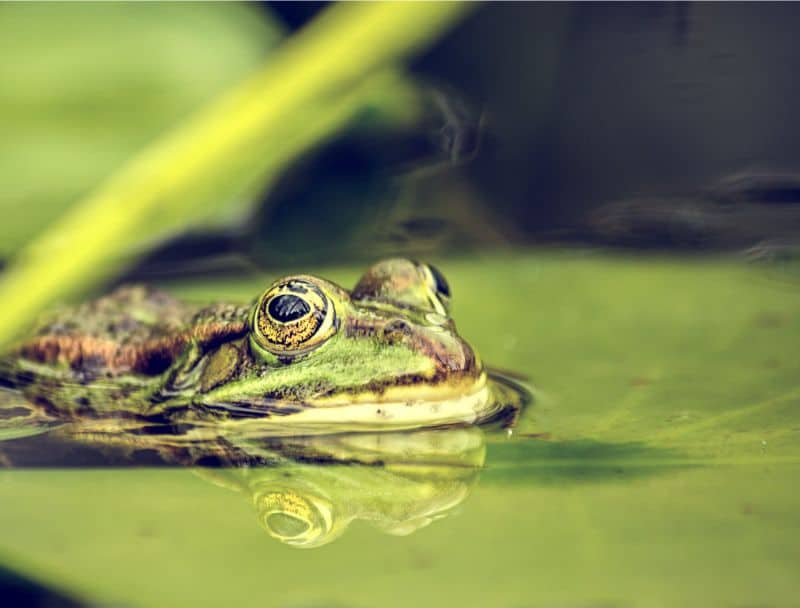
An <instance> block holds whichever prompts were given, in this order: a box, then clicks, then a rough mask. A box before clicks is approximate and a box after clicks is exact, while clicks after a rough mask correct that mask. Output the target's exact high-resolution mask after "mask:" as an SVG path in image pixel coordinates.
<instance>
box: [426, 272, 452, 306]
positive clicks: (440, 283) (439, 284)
mask: <svg viewBox="0 0 800 608" xmlns="http://www.w3.org/2000/svg"><path fill="white" fill-rule="evenodd" d="M428 268H430V270H431V275H433V280H434V281H436V291H438V292H439V293H440V294H442V295H444V296H447V297H448V298H449V297H450V286H449V285H448V284H447V281H446V280H445V278H444V275H443V274H442V273H441V272H439V269H438V268H436V266H431V265H430V264H428Z"/></svg>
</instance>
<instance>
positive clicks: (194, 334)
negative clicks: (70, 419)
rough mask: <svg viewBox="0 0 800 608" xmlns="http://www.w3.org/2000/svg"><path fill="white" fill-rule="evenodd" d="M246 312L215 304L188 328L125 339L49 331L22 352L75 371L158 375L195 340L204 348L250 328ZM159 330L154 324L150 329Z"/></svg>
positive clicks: (21, 352)
mask: <svg viewBox="0 0 800 608" xmlns="http://www.w3.org/2000/svg"><path fill="white" fill-rule="evenodd" d="M247 311H248V308H247V307H242V306H231V305H224V304H220V305H215V306H211V307H208V308H204V309H202V310H200V311H199V312H198V313H196V314H195V315H194V317H193V318H192V320H191V322H190V324H189V328H185V329H181V330H179V331H175V332H172V333H171V334H170V335H164V336H152V335H151V336H147V335H137V336H132V337H130V338H129V339H127V340H124V341H123V340H120V339H114V338H113V337H112V338H108V337H104V336H96V335H90V334H79V333H71V332H70V333H45V334H43V335H39V336H36V337H34V338H32V339H31V340H29V341H27V342H25V343H24V344H22V345H21V346H20V347H19V348H18V350H17V352H18V354H20V355H21V356H23V357H25V358H27V359H30V360H32V361H36V362H38V363H46V364H62V365H68V366H69V367H71V368H72V369H73V370H76V371H90V370H91V371H98V370H103V371H105V372H107V373H109V374H111V375H112V376H116V375H120V374H125V373H130V372H134V373H139V374H144V375H158V374H161V373H163V372H164V371H166V370H167V369H168V368H169V367H170V366H171V365H172V364H173V363H174V362H175V360H176V359H177V357H178V356H179V355H180V354H181V353H182V352H183V351H184V349H185V348H186V347H187V346H188V345H189V343H191V342H192V341H196V342H197V344H198V345H199V346H200V347H201V348H202V349H203V350H205V349H208V348H211V347H214V346H216V345H218V344H221V343H224V342H227V341H230V340H235V339H237V338H241V337H243V336H244V335H245V334H246V333H247V329H248V325H247ZM159 331H161V329H160V328H154V330H153V331H152V332H151V334H155V333H158V332H159Z"/></svg>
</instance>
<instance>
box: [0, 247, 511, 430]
mask: <svg viewBox="0 0 800 608" xmlns="http://www.w3.org/2000/svg"><path fill="white" fill-rule="evenodd" d="M449 296H450V294H449V288H448V287H447V284H446V282H445V281H444V278H443V277H442V276H441V274H439V273H438V271H436V270H435V269H434V268H432V267H430V266H427V265H424V264H419V263H416V262H411V261H409V260H403V259H394V260H385V261H382V262H379V263H377V264H375V265H374V266H372V267H371V268H370V269H368V271H367V272H366V273H365V275H364V276H363V277H362V278H361V280H360V281H359V283H358V284H357V285H356V287H355V289H354V290H353V291H352V292H350V293H349V292H347V291H345V290H344V289H342V288H340V287H338V286H336V285H334V284H333V283H330V282H328V281H325V280H323V279H320V278H317V277H312V276H309V275H298V276H294V277H285V278H283V279H280V280H278V281H276V282H275V283H274V284H273V285H272V286H271V287H270V288H269V289H267V291H266V292H264V294H263V295H262V296H260V298H259V299H258V300H257V301H256V302H255V303H254V304H250V305H246V306H237V305H232V304H214V305H211V306H206V307H198V306H191V305H189V304H186V303H182V302H180V301H178V300H176V299H174V298H172V297H171V296H169V295H167V294H165V293H163V292H160V291H156V290H152V289H148V288H146V287H141V286H132V287H121V288H119V289H117V290H116V291H114V292H113V293H112V294H110V295H108V296H105V297H102V298H100V299H98V300H95V301H92V302H88V303H85V304H83V305H81V306H78V307H76V308H73V309H69V310H64V311H62V312H59V313H57V314H56V315H55V316H53V317H51V318H50V319H49V320H48V321H46V322H45V323H44V324H42V325H41V326H40V327H39V328H38V329H37V330H36V331H35V334H34V335H33V336H32V337H31V338H29V339H28V340H26V341H25V342H24V343H22V344H20V345H19V346H18V348H17V349H16V350H15V352H14V353H13V354H12V355H11V356H9V357H7V358H6V359H5V360H4V361H3V362H2V373H3V376H4V377H6V379H7V383H8V384H11V385H12V386H13V387H14V388H16V389H17V390H19V391H21V392H22V393H23V395H24V396H25V397H26V398H27V400H28V401H29V402H31V403H33V404H35V406H36V407H37V408H39V409H40V410H41V411H42V412H44V413H46V414H47V415H49V416H53V417H57V418H61V419H67V420H77V419H83V418H95V419H97V418H100V419H102V418H104V417H113V418H115V419H124V418H130V419H136V420H148V421H153V422H168V423H182V422H191V423H198V421H201V422H205V421H210V422H212V423H214V424H236V423H240V422H242V421H249V422H251V423H252V421H254V420H256V421H258V425H259V430H260V431H264V430H267V431H269V430H282V429H286V430H292V431H295V432H296V431H308V432H319V431H321V430H322V431H330V430H331V429H332V428H334V429H335V428H336V427H337V426H339V425H341V426H342V428H345V427H346V428H348V429H361V428H365V429H366V428H369V429H381V428H387V429H403V428H418V427H424V426H437V425H442V424H452V423H459V422H462V423H463V422H467V423H471V422H476V421H480V420H483V419H486V418H488V417H491V416H492V415H494V414H495V413H496V411H497V409H498V407H499V406H498V404H497V403H496V400H495V399H492V397H491V391H490V390H489V386H488V385H487V382H486V374H485V372H484V370H483V368H482V365H481V363H480V360H479V359H478V358H477V356H476V355H475V353H474V351H473V350H472V348H471V347H470V346H469V345H468V344H467V343H466V342H465V341H464V340H463V339H461V338H460V337H459V335H458V334H457V332H456V329H455V326H454V324H453V321H452V320H451V319H450V317H449V315H448V302H449Z"/></svg>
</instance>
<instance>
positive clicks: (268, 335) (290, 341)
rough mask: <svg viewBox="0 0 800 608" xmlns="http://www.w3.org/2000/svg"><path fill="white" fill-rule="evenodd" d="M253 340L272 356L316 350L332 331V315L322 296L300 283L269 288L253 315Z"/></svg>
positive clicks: (316, 289) (307, 283)
mask: <svg viewBox="0 0 800 608" xmlns="http://www.w3.org/2000/svg"><path fill="white" fill-rule="evenodd" d="M252 329H253V339H254V341H255V343H256V345H257V346H258V347H261V348H263V349H265V350H267V351H269V352H270V353H272V354H275V355H296V354H300V353H304V352H308V351H309V350H311V349H313V348H316V347H317V346H319V345H321V344H322V343H323V342H324V341H325V340H327V339H328V338H330V337H331V336H332V335H333V334H334V333H335V331H336V312H335V310H334V308H333V304H332V303H331V301H330V299H329V298H328V297H327V296H326V295H325V293H324V292H323V291H322V290H321V289H320V288H319V287H318V286H317V285H315V284H313V283H311V282H310V281H306V280H303V279H289V280H285V281H281V282H280V283H277V284H276V285H273V286H272V287H271V288H270V289H269V290H267V292H266V293H265V294H264V295H263V296H261V298H260V299H259V300H258V303H257V304H256V308H255V310H254V312H253V328H252Z"/></svg>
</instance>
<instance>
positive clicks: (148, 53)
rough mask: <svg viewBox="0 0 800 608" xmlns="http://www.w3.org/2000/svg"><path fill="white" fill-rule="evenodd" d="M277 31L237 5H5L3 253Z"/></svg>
mask: <svg viewBox="0 0 800 608" xmlns="http://www.w3.org/2000/svg"><path fill="white" fill-rule="evenodd" d="M281 38H282V34H281V31H280V28H279V27H278V25H277V24H273V23H270V22H269V20H268V15H267V14H266V13H265V12H263V11H259V10H257V9H256V8H255V7H252V6H246V5H241V4H234V3H224V4H222V3H5V4H3V5H2V6H0V83H2V86H0V132H1V133H2V134H3V136H2V138H0V180H2V183H3V196H2V197H0V213H2V214H3V218H4V219H3V223H2V227H1V228H0V236H2V238H0V259H2V258H8V257H9V256H10V255H12V254H13V253H14V252H15V251H16V250H17V249H18V248H19V247H20V246H22V245H23V244H24V243H25V242H26V241H28V240H29V239H31V238H32V237H33V236H34V235H35V234H36V233H37V232H39V231H40V230H41V229H42V228H43V227H44V226H45V225H46V224H47V223H49V222H51V221H52V220H53V219H55V218H56V217H57V215H59V214H60V213H62V212H63V211H64V209H65V208H66V207H67V206H68V205H69V204H70V203H74V202H75V201H76V200H77V198H78V197H79V196H82V195H84V194H86V193H88V192H89V190H90V189H91V188H94V187H96V186H97V184H98V183H99V182H100V180H101V179H103V178H105V177H107V176H108V175H109V174H110V173H111V172H112V171H113V170H114V169H115V168H116V167H118V166H119V165H121V164H122V163H123V162H124V161H125V160H127V159H128V158H130V157H131V156H132V155H133V154H134V153H135V152H136V151H137V150H139V149H141V148H142V147H143V146H145V145H147V144H148V143H150V142H151V141H152V140H153V139H155V137H156V136H158V135H159V134H160V133H162V132H164V131H165V130H166V129H168V128H169V127H172V126H173V125H175V124H177V123H178V122H179V121H180V120H182V119H184V118H186V117H187V116H188V115H189V114H190V113H191V112H193V111H195V110H197V109H198V108H200V107H201V106H202V105H203V104H204V103H206V102H208V101H209V100H210V99H212V98H213V97H214V96H216V95H218V94H220V93H221V92H223V91H224V90H226V89H227V88H229V87H230V86H231V85H233V84H235V83H236V82H238V81H240V80H241V79H242V78H243V77H245V76H246V75H248V74H249V73H251V72H252V71H253V70H255V69H256V68H257V67H258V66H259V65H261V64H262V63H263V61H264V58H265V57H266V56H267V55H268V54H269V53H270V51H271V50H272V49H273V48H274V47H275V46H276V45H277V44H278V43H279V41H280V39H281Z"/></svg>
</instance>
